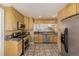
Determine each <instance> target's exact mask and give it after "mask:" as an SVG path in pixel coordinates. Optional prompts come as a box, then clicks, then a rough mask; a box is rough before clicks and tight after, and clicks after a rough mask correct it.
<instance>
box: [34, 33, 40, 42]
mask: <svg viewBox="0 0 79 59" xmlns="http://www.w3.org/2000/svg"><path fill="white" fill-rule="evenodd" d="M34 42H35V43H39V36H38V34H34Z"/></svg>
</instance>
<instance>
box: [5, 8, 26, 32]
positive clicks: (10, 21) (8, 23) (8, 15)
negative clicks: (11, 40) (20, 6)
mask: <svg viewBox="0 0 79 59" xmlns="http://www.w3.org/2000/svg"><path fill="white" fill-rule="evenodd" d="M4 11H5V14H4V16H5V18H4V19H5V20H4V26H5V28H4V29H5V31H13V30H17V21H19V22H21V23H23V22H24V16H23V15H22V14H20V13H19V12H18V11H17V10H15V9H14V8H12V7H4Z"/></svg>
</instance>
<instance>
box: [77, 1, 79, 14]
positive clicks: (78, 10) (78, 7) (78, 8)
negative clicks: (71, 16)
mask: <svg viewBox="0 0 79 59" xmlns="http://www.w3.org/2000/svg"><path fill="white" fill-rule="evenodd" d="M77 13H79V3H77Z"/></svg>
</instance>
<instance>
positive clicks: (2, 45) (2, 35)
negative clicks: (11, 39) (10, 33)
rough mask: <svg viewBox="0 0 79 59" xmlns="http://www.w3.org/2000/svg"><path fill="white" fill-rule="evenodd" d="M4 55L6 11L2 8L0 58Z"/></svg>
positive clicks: (0, 16) (0, 15)
mask: <svg viewBox="0 0 79 59" xmlns="http://www.w3.org/2000/svg"><path fill="white" fill-rule="evenodd" d="M1 55H4V10H3V8H0V56H1Z"/></svg>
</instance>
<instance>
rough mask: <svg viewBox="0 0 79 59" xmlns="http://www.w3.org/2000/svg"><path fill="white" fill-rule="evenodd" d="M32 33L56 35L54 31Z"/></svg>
mask: <svg viewBox="0 0 79 59" xmlns="http://www.w3.org/2000/svg"><path fill="white" fill-rule="evenodd" d="M34 34H48V35H57V33H56V32H34Z"/></svg>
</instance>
